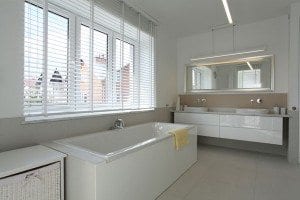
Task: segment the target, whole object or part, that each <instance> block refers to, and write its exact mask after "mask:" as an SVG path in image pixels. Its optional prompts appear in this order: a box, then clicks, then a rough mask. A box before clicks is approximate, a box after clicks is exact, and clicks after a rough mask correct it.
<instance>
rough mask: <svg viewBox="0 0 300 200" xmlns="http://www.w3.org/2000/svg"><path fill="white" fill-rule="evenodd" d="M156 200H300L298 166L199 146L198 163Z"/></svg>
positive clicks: (269, 157) (274, 158)
mask: <svg viewBox="0 0 300 200" xmlns="http://www.w3.org/2000/svg"><path fill="white" fill-rule="evenodd" d="M157 200H300V167H299V166H297V165H291V164H288V162H287V161H286V159H285V158H284V157H281V156H275V155H270V154H261V153H254V152H248V151H242V150H233V149H226V148H221V147H214V146H200V147H199V149H198V162H197V163H196V164H195V165H193V167H192V168H190V169H189V170H188V171H187V172H186V173H185V174H184V175H183V176H182V177H180V178H179V179H178V180H177V181H176V182H175V183H174V184H173V185H172V186H171V187H170V188H169V189H168V190H166V191H165V192H164V193H163V194H162V195H161V196H160V197H159V198H158V199H157Z"/></svg>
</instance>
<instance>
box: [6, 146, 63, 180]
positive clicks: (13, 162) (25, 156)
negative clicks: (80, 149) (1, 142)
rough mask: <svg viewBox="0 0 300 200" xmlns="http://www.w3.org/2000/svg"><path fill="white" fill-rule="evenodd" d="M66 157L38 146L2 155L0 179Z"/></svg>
mask: <svg viewBox="0 0 300 200" xmlns="http://www.w3.org/2000/svg"><path fill="white" fill-rule="evenodd" d="M64 157H66V155H65V154H63V153H60V152H58V151H55V150H53V149H50V148H47V147H44V146H41V145H37V146H32V147H27V148H22V149H16V150H12V151H6V152H2V153H0V178H3V177H7V176H11V175H13V174H17V173H20V172H24V171H27V170H30V169H33V168H37V167H41V166H43V165H47V164H49V163H52V162H57V161H59V160H61V159H63V158H64Z"/></svg>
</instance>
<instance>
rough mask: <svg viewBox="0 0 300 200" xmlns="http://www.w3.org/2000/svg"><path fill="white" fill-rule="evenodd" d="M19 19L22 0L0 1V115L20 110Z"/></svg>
mask: <svg viewBox="0 0 300 200" xmlns="http://www.w3.org/2000/svg"><path fill="white" fill-rule="evenodd" d="M22 19H23V1H20V0H1V1H0V27H1V28H0V118H3V117H14V116H21V114H22V93H23V92H22V91H23V89H22V85H23V80H22V77H23V75H22V74H23V73H22V72H23V67H22V65H23V28H22V27H23V20H22ZM0 131H1V130H0Z"/></svg>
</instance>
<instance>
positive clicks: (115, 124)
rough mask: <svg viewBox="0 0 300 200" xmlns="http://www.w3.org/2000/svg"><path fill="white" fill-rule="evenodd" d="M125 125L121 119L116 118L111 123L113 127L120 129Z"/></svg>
mask: <svg viewBox="0 0 300 200" xmlns="http://www.w3.org/2000/svg"><path fill="white" fill-rule="evenodd" d="M124 127H125V123H124V121H123V119H116V121H115V122H114V125H113V129H122V128H124Z"/></svg>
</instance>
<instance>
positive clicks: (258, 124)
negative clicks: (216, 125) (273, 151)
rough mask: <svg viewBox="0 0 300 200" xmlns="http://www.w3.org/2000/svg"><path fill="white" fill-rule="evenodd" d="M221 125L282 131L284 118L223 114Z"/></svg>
mask: <svg viewBox="0 0 300 200" xmlns="http://www.w3.org/2000/svg"><path fill="white" fill-rule="evenodd" d="M220 126H225V127H236V128H250V129H261V130H270V131H280V132H282V127H283V120H282V118H281V117H262V116H241V115H221V116H220Z"/></svg>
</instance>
